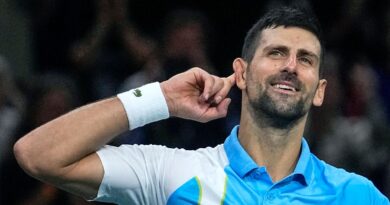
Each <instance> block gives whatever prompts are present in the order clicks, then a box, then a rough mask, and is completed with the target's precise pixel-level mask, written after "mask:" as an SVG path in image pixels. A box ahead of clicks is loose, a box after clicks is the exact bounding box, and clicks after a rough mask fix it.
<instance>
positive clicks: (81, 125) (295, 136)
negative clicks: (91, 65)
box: [14, 27, 326, 199]
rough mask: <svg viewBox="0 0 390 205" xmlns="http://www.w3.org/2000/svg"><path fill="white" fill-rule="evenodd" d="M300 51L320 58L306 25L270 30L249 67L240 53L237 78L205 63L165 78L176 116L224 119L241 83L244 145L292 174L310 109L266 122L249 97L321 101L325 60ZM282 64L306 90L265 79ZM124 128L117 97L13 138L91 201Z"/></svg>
mask: <svg viewBox="0 0 390 205" xmlns="http://www.w3.org/2000/svg"><path fill="white" fill-rule="evenodd" d="M267 45H268V47H269V46H270V45H271V46H273V45H279V46H283V47H284V48H286V49H285V51H286V50H287V51H288V52H285V54H286V55H280V56H279V55H278V54H275V53H274V54H272V55H270V54H269V52H267V49H265V48H267ZM302 49H304V50H305V51H310V52H311V53H313V54H315V55H316V56H319V54H320V47H319V43H318V40H317V39H316V38H315V37H314V36H313V35H312V34H311V33H309V32H307V31H305V30H302V29H297V28H282V27H280V28H279V27H278V28H276V29H267V30H264V31H263V33H262V39H261V42H260V46H259V48H258V49H257V51H256V54H255V57H254V59H253V60H252V62H250V63H249V64H250V66H248V63H247V62H245V61H244V60H243V59H241V58H238V59H236V60H235V61H234V63H233V67H234V74H232V75H231V76H229V77H226V78H221V77H217V76H213V75H210V74H209V73H207V72H206V71H204V70H202V69H200V68H192V69H190V70H188V71H186V72H184V73H181V74H178V75H176V76H173V77H172V78H171V79H169V80H167V81H164V82H162V83H161V84H160V86H161V89H162V91H163V94H164V97H165V99H166V101H167V105H168V109H169V113H170V116H174V117H179V118H184V119H191V120H195V121H199V122H207V121H210V120H213V119H217V118H221V117H225V116H226V113H227V109H228V106H229V103H230V99H229V98H227V97H226V96H227V94H228V92H229V90H230V89H231V87H232V86H233V85H237V86H238V87H239V88H240V89H241V90H242V93H243V98H242V102H243V106H242V116H241V122H240V130H239V140H240V143H241V144H242V145H243V147H244V149H245V150H246V151H247V152H248V153H249V155H250V156H252V158H253V159H254V160H255V161H256V163H258V164H259V165H260V166H267V170H268V171H269V173H270V175H271V177H272V179H273V180H275V181H277V180H279V179H281V178H282V177H284V176H287V175H288V174H289V173H291V171H292V170H293V168H294V167H295V164H296V161H297V158H298V155H299V150H300V146H301V144H300V143H301V141H300V140H301V136H302V133H303V128H304V124H305V122H306V118H307V113H306V114H305V115H304V116H303V117H301V118H300V119H299V120H298V122H296V123H292V124H291V125H290V126H288V127H287V128H286V129H282V128H275V127H272V126H270V125H271V124H272V123H271V122H269V121H267V120H266V119H265V120H262V121H263V122H264V124H260V123H258V122H257V120H255V119H256V118H261V119H262V118H263V117H262V115H261V112H259V114H256V115H253V114H251V112H252V110H253V103H251V102H255V101H256V100H255V99H257V98H258V97H259V96H261V95H263V93H264V92H266V93H268V94H269V95H270V96H271V97H272V99H274V100H275V101H276V102H277V103H279V105H280V107H281V108H283V104H285V103H290V104H294V102H296V101H298V100H297V99H299V98H300V97H302V96H310V97H308V98H305V105H307V104H311V103H312V104H314V105H316V106H319V105H321V103H322V100H323V96H324V91H325V86H326V81H325V80H319V79H318V65H319V62H316V63H315V64H313V65H311V66H307V67H305V66H303V63H302V59H301V57H302V55H301V54H302V52H301V50H302ZM281 56H283V57H281ZM249 67H250V68H249ZM283 70H287V71H288V72H291V73H295V75H296V76H297V78H298V79H299V81H300V82H301V84H302V88H304V89H302V90H301V91H300V92H297V93H289V92H287V91H282V90H280V89H279V90H278V89H273V88H272V86H269V85H268V84H267V77H269V76H272V75H275V74H278V73H279V72H282V71H283ZM259 85H261V86H259ZM259 88H262V89H263V90H261V89H259ZM280 100H282V101H280ZM279 101H280V102H279ZM281 111H283V109H281ZM282 113H283V112H282ZM126 130H128V120H127V117H126V113H125V110H124V108H123V106H122V104H121V102H120V101H119V99H118V98H116V97H113V98H109V99H105V100H102V101H99V102H96V103H92V104H89V105H86V106H83V107H80V108H78V109H76V110H74V111H72V112H70V113H68V114H66V115H63V116H61V117H59V118H57V119H55V120H53V121H51V122H48V123H47V124H45V125H43V126H41V127H38V128H37V129H35V130H33V131H32V132H30V133H28V134H27V135H25V136H24V137H22V138H21V139H20V140H19V141H18V142H17V143H16V144H15V146H14V153H15V157H16V159H17V160H18V163H19V164H20V166H21V167H22V168H23V169H24V170H25V171H26V172H27V173H28V174H30V175H31V176H33V177H35V178H37V179H39V180H42V181H45V182H48V183H50V184H54V185H55V186H57V187H59V188H61V189H64V190H66V191H68V192H71V193H74V194H77V195H79V196H82V197H84V198H87V199H91V198H94V197H96V195H97V192H98V189H99V185H100V183H101V181H102V179H103V175H104V170H103V167H102V163H101V161H100V159H99V157H98V156H97V154H96V153H95V152H96V150H97V149H99V148H100V147H102V146H103V145H104V144H106V143H107V142H109V141H110V140H112V139H113V138H114V137H115V136H117V135H118V134H120V133H122V132H124V131H126ZM42 159H44V160H42Z"/></svg>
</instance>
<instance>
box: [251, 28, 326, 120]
mask: <svg viewBox="0 0 390 205" xmlns="http://www.w3.org/2000/svg"><path fill="white" fill-rule="evenodd" d="M320 54H321V46H320V43H319V41H318V39H317V38H316V37H315V36H314V35H313V34H312V33H311V32H309V31H306V30H304V29H301V28H298V27H288V28H285V27H283V26H280V27H277V28H269V29H265V30H263V31H262V34H261V39H260V42H259V46H258V48H257V50H256V52H255V55H254V57H253V59H252V61H251V62H250V63H249V65H248V66H247V68H246V72H245V74H244V75H245V78H246V80H245V82H246V88H245V89H246V93H247V96H248V100H249V104H250V106H251V107H252V108H253V112H254V114H256V113H262V114H266V115H267V116H268V117H272V118H276V119H284V120H287V121H291V120H296V119H299V118H301V117H302V116H304V115H305V114H306V113H307V112H308V111H309V109H310V106H311V104H312V103H313V104H314V105H316V106H319V105H321V104H322V100H323V95H324V91H325V87H326V81H325V80H321V81H320V80H319V65H320ZM256 117H259V115H256Z"/></svg>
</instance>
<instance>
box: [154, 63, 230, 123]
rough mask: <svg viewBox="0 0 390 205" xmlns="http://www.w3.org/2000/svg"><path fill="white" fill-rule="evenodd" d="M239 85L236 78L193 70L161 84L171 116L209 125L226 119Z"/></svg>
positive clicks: (197, 69)
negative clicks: (233, 91) (220, 119)
mask: <svg viewBox="0 0 390 205" xmlns="http://www.w3.org/2000/svg"><path fill="white" fill-rule="evenodd" d="M234 84H235V77H234V74H232V75H230V76H229V77H226V78H221V77H218V76H214V75H211V74H209V73H207V72H206V71H204V70H202V69H200V68H192V69H190V70H188V71H186V72H184V73H180V74H177V75H175V76H173V77H172V78H170V79H169V80H167V81H164V82H162V83H161V89H162V90H163V93H164V96H165V99H166V101H167V104H168V108H169V114H170V116H175V117H179V118H183V119H190V120H195V121H198V122H208V121H210V120H214V119H218V118H221V117H225V116H226V114H227V109H228V106H229V104H230V101H231V99H230V98H227V97H226V96H227V94H228V93H229V91H230V89H231V88H232V86H233V85H234Z"/></svg>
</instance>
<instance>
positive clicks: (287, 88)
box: [275, 84, 297, 92]
mask: <svg viewBox="0 0 390 205" xmlns="http://www.w3.org/2000/svg"><path fill="white" fill-rule="evenodd" d="M275 87H276V88H279V89H283V90H291V91H294V92H295V91H297V90H296V89H295V88H293V87H291V86H288V85H281V84H276V85H275Z"/></svg>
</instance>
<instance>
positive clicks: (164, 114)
mask: <svg viewBox="0 0 390 205" xmlns="http://www.w3.org/2000/svg"><path fill="white" fill-rule="evenodd" d="M117 97H118V98H119V100H120V101H121V103H122V104H123V107H124V108H125V111H126V115H127V118H128V121H129V129H130V130H133V129H135V128H137V127H142V126H144V125H146V124H148V123H152V122H155V121H159V120H162V119H166V118H168V117H169V110H168V105H167V102H166V100H165V97H164V94H163V92H162V89H161V87H160V84H159V83H158V82H155V83H150V84H146V85H144V86H141V87H139V88H135V89H132V90H129V91H126V92H123V93H120V94H118V95H117Z"/></svg>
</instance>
